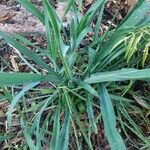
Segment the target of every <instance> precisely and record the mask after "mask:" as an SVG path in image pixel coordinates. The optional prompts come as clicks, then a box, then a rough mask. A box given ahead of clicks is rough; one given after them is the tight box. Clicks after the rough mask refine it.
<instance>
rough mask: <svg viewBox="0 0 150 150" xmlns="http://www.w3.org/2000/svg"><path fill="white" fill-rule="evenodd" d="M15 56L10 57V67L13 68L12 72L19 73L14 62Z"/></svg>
mask: <svg viewBox="0 0 150 150" xmlns="http://www.w3.org/2000/svg"><path fill="white" fill-rule="evenodd" d="M16 57H17V56H12V55H11V56H10V62H11V65H12V67H13V68H14V71H16V72H17V71H19V68H18V65H17V63H16V60H15V58H16Z"/></svg>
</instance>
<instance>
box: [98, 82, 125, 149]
mask: <svg viewBox="0 0 150 150" xmlns="http://www.w3.org/2000/svg"><path fill="white" fill-rule="evenodd" d="M99 94H100V108H101V114H102V118H103V122H104V130H105V135H106V137H107V139H108V142H109V145H110V147H111V150H126V147H125V144H124V142H123V139H122V138H121V136H120V134H119V133H118V131H117V129H116V118H115V112H114V108H113V104H112V102H111V99H110V96H109V94H108V92H107V90H106V88H105V86H104V85H103V84H100V86H99Z"/></svg>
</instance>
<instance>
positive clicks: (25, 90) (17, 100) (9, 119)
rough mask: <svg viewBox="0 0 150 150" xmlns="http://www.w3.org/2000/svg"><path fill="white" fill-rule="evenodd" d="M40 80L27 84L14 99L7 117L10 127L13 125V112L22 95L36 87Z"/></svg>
mask: <svg viewBox="0 0 150 150" xmlns="http://www.w3.org/2000/svg"><path fill="white" fill-rule="evenodd" d="M38 83H39V82H35V83H30V84H29V85H26V86H25V87H24V88H23V89H22V90H21V91H20V92H19V93H18V94H17V95H16V96H15V97H14V99H13V100H12V102H11V104H10V106H9V108H8V112H7V119H8V126H9V128H10V126H11V120H12V112H13V109H14V107H15V106H16V104H17V103H18V102H19V101H20V99H21V97H22V96H23V95H24V94H25V92H27V91H29V90H30V89H32V88H33V87H35V86H36V85H37V84H38Z"/></svg>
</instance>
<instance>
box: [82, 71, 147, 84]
mask: <svg viewBox="0 0 150 150" xmlns="http://www.w3.org/2000/svg"><path fill="white" fill-rule="evenodd" d="M125 80H150V69H142V70H138V69H122V70H117V71H111V72H101V73H96V74H92V75H91V77H89V78H87V79H85V80H84V82H86V83H100V82H107V81H125Z"/></svg>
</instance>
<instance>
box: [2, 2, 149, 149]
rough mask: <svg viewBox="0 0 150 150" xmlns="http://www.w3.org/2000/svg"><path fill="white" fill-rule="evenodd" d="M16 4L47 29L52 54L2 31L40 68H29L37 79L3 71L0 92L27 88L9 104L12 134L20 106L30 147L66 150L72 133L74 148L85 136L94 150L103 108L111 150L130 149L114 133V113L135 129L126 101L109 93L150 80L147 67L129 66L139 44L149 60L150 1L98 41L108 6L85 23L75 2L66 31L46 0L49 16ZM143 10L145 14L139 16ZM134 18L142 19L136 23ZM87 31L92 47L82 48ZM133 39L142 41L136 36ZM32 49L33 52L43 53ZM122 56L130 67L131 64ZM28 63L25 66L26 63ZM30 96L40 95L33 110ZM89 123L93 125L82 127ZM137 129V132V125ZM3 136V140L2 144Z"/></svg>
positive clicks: (69, 7) (70, 6)
mask: <svg viewBox="0 0 150 150" xmlns="http://www.w3.org/2000/svg"><path fill="white" fill-rule="evenodd" d="M18 2H19V3H21V4H22V5H23V6H24V7H26V8H27V10H29V11H30V12H32V13H33V14H34V15H35V16H36V17H37V18H38V19H39V20H40V21H41V22H42V23H43V24H44V25H45V27H46V35H45V36H46V40H47V49H46V50H44V49H41V48H39V47H37V46H35V45H34V44H32V43H31V42H30V41H28V40H27V39H26V38H24V37H23V36H20V35H16V34H14V35H9V34H7V33H4V32H2V31H0V36H1V37H2V38H4V39H5V40H6V42H8V44H9V45H10V46H11V47H13V48H14V49H15V50H17V52H19V53H21V54H22V55H23V56H26V57H28V59H30V60H32V61H33V62H35V63H36V64H37V65H38V66H39V68H40V69H39V68H38V70H37V69H36V67H34V66H33V65H30V64H27V65H28V66H29V67H30V68H31V70H32V71H33V72H34V73H5V72H4V73H3V72H2V73H0V86H1V87H3V88H6V86H15V88H17V87H16V85H22V84H24V85H25V86H23V87H21V88H22V89H21V91H20V92H19V93H18V94H16V96H14V97H13V98H11V97H10V101H11V104H10V107H9V109H8V113H7V116H8V125H9V128H10V127H11V121H12V113H13V110H14V108H15V107H16V110H17V111H18V113H19V116H20V120H21V127H22V131H23V135H24V138H25V140H26V142H27V144H28V146H29V148H30V149H35V150H40V149H41V148H42V146H43V145H44V144H46V145H48V147H49V148H50V149H52V150H60V149H63V150H66V149H68V145H69V135H74V136H75V139H76V147H77V149H81V145H80V142H79V135H78V130H80V132H81V134H82V135H83V137H84V140H85V141H86V143H87V144H88V147H89V149H93V145H92V143H91V140H90V134H91V133H92V132H97V119H96V118H95V116H94V108H95V107H97V108H100V112H101V115H102V119H103V123H104V129H105V135H106V137H107V140H108V142H109V144H110V147H111V149H112V150H124V149H126V148H125V144H124V142H123V139H122V137H121V136H120V134H119V132H118V131H117V128H116V116H117V115H116V114H118V116H121V115H122V114H123V115H124V116H126V117H127V119H128V120H129V121H130V123H131V124H132V125H133V124H134V122H133V120H132V119H131V118H130V116H128V113H127V112H126V109H125V107H126V105H128V101H127V99H125V98H123V97H121V96H120V97H119V96H117V95H115V93H113V94H109V92H108V90H107V89H109V90H113V89H114V85H115V86H117V87H119V86H122V85H123V84H124V83H125V82H126V81H127V80H131V81H133V82H134V81H135V80H144V81H146V82H149V79H150V69H148V68H145V69H142V70H138V69H134V68H131V67H132V66H134V64H135V61H134V60H131V61H129V60H130V59H131V56H133V54H134V53H135V51H136V50H137V49H138V43H140V42H141V43H142V42H143V41H144V43H145V45H146V46H145V50H144V55H143V64H144V62H145V60H146V57H147V55H148V54H147V53H148V47H149V42H147V41H145V40H144V38H143V37H144V36H145V34H146V36H147V35H148V34H149V32H148V31H149V25H150V24H149V23H150V17H149V16H148V15H146V14H147V13H148V12H149V10H150V3H149V2H148V1H145V0H140V1H138V2H137V4H136V6H135V7H134V8H133V10H132V11H131V12H130V13H129V14H128V15H127V17H126V18H125V19H124V20H123V21H122V23H121V24H120V25H119V26H118V27H117V28H116V29H113V30H108V31H107V32H106V33H105V34H104V35H103V36H102V37H101V36H99V34H98V30H99V29H98V27H99V26H100V25H101V19H99V18H102V14H103V9H104V5H105V2H106V1H105V0H101V1H96V2H95V3H94V4H93V5H92V6H91V8H90V9H89V10H88V11H87V12H86V13H85V14H84V15H83V16H82V17H81V16H80V14H79V12H78V8H77V7H76V5H74V1H72V0H70V1H69V2H68V5H67V7H66V10H65V14H64V15H66V14H67V13H68V11H69V10H70V11H72V13H73V17H72V19H71V20H70V24H69V25H68V30H69V31H66V29H65V27H64V26H63V23H62V21H61V20H60V18H59V17H58V16H57V15H56V13H55V11H54V9H53V7H52V6H51V4H50V3H49V2H48V0H43V1H42V2H43V7H44V12H40V11H39V10H38V9H37V8H36V7H35V6H34V5H32V4H31V3H29V2H28V1H27V0H18ZM139 12H142V13H140V15H139ZM137 15H138V18H136V17H137ZM135 18H136V19H135ZM93 20H94V21H95V20H96V24H95V28H92V27H91V26H90V24H91V22H92V21H93ZM89 31H90V32H92V33H93V37H92V42H89V44H88V45H86V46H85V47H84V48H81V47H80V44H81V43H82V42H83V41H84V40H87V33H89ZM140 31H142V32H140ZM67 32H69V33H67ZM143 32H144V33H143ZM147 32H148V34H147ZM68 34H69V35H68ZM136 34H137V35H139V34H140V35H141V36H139V38H138V37H136ZM131 41H134V43H133V42H131ZM128 42H129V44H127V43H128ZM25 45H26V46H25ZM141 45H142V44H141ZM27 46H30V47H32V48H33V49H36V50H37V51H38V53H35V52H34V51H33V50H30V49H29V48H27ZM143 49H144V48H143ZM41 55H42V56H43V55H44V56H45V57H47V59H49V62H50V65H48V64H47V63H46V62H44V61H43V60H42V59H41ZM124 56H125V57H126V58H127V60H128V61H129V63H127V62H126V60H125V59H124ZM26 57H25V58H24V60H26V59H27V58H26ZM26 61H27V60H26ZM27 62H28V61H27ZM116 81H118V82H116ZM40 82H47V83H50V84H51V87H49V88H46V89H41V88H40V87H39V86H38V85H39V84H40ZM106 88H107V89H106ZM33 91H35V92H37V93H38V95H37V97H35V98H36V99H38V101H36V100H35V101H34V104H30V103H29V102H28V101H27V98H26V97H28V96H26V95H27V94H30V95H32V94H33V95H34V93H33ZM44 93H46V94H47V95H46V98H41V97H40V96H41V94H44ZM31 99H32V98H31ZM111 99H113V100H114V99H115V100H116V99H117V101H120V103H117V104H116V103H114V102H113V101H111ZM21 101H22V102H24V101H25V103H26V104H27V107H25V108H24V109H23V110H21V108H20V106H19V105H18V103H19V102H21ZM31 101H32V100H31ZM113 103H114V104H116V105H114V106H116V107H118V109H117V112H115V111H114V107H113ZM99 104H100V105H99ZM31 112H34V114H32V113H31ZM83 112H87V115H88V117H87V119H85V121H84V122H82V121H81V120H80V116H81V115H82V113H83ZM43 115H44V117H45V118H44V120H43V119H42V116H43ZM120 118H121V117H120ZM120 118H119V119H118V120H119V121H120V122H123V121H121V120H120ZM50 124H52V127H51V126H50ZM87 124H88V127H87V128H84V126H85V125H87ZM123 125H124V126H125V125H126V123H124V122H123V123H122V126H123ZM128 127H129V126H128ZM134 127H135V128H138V127H136V125H134ZM50 128H52V129H50ZM129 128H130V127H129ZM137 130H138V129H137ZM137 130H136V129H135V132H136V133H137V134H139V133H140V131H139V132H137ZM6 138H7V137H5V136H4V138H3V140H5V139H6ZM140 138H141V139H143V141H144V143H146V144H150V143H149V142H148V140H146V139H145V138H143V135H141V136H140ZM48 139H50V142H49V141H48ZM22 147H23V148H25V147H26V146H24V145H23V146H22Z"/></svg>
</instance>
